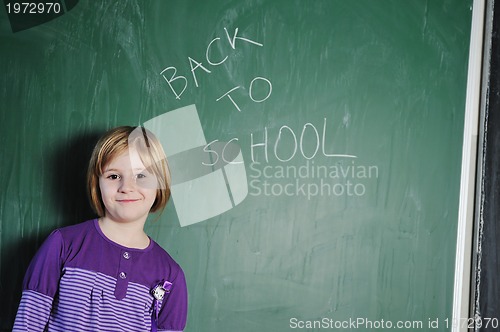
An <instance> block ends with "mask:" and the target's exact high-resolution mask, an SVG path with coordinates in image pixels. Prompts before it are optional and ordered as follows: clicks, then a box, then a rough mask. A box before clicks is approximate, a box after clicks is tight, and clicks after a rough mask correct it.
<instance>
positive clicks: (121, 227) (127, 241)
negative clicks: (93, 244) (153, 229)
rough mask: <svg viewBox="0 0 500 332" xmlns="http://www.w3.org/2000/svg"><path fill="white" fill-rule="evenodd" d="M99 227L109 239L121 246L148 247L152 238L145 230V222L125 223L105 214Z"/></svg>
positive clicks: (100, 219) (100, 220)
mask: <svg viewBox="0 0 500 332" xmlns="http://www.w3.org/2000/svg"><path fill="white" fill-rule="evenodd" d="M99 227H100V228H101V231H102V232H103V234H104V235H105V236H106V237H107V238H108V239H110V240H111V241H113V242H115V243H118V244H119V245H121V246H124V247H127V248H134V249H146V248H147V247H148V246H149V244H150V239H149V237H148V236H147V234H146V233H145V232H144V224H138V223H130V224H124V223H119V222H115V221H113V220H111V219H109V218H106V217H105V216H104V217H102V218H99Z"/></svg>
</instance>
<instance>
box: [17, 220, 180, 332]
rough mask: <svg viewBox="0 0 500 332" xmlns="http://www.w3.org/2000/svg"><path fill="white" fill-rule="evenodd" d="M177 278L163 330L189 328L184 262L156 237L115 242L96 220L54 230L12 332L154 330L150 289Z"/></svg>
mask: <svg viewBox="0 0 500 332" xmlns="http://www.w3.org/2000/svg"><path fill="white" fill-rule="evenodd" d="M164 281H169V282H171V283H172V287H171V289H170V292H169V293H168V294H166V295H165V298H164V299H163V301H162V302H160V305H161V307H160V310H159V313H158V331H159V332H160V331H182V330H183V329H184V327H185V325H186V317H187V288H186V280H185V278H184V273H183V271H182V269H181V268H180V266H179V265H178V264H177V263H176V262H175V261H174V260H173V259H172V257H170V255H169V254H168V253H167V252H166V251H165V250H163V249H162V248H161V247H160V246H159V245H158V244H157V243H155V242H154V241H153V240H151V243H150V245H149V246H148V247H147V248H146V249H133V248H126V247H124V246H121V245H119V244H117V243H115V242H113V241H111V240H109V239H108V238H107V237H106V236H105V235H104V234H103V233H102V231H101V229H100V227H99V224H98V222H97V220H89V221H87V222H84V223H81V224H78V225H74V226H69V227H65V228H61V229H59V230H56V231H54V232H52V234H51V235H50V236H49V237H48V238H47V240H46V241H45V242H44V244H43V245H42V247H41V248H40V250H39V251H38V252H37V254H36V255H35V257H34V258H33V261H32V262H31V264H30V266H29V268H28V271H27V273H26V277H25V279H24V290H23V294H22V298H21V303H20V305H19V310H18V312H17V316H16V321H15V323H14V329H13V332H21V331H23V332H25V331H30V332H34V331H50V332H52V331H55V332H58V331H61V332H84V331H88V332H118V331H123V332H147V331H151V328H152V319H153V305H154V302H153V300H154V298H153V296H152V295H151V290H152V289H153V288H154V287H155V286H156V285H158V284H160V283H163V282H164Z"/></svg>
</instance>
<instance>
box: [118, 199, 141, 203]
mask: <svg viewBox="0 0 500 332" xmlns="http://www.w3.org/2000/svg"><path fill="white" fill-rule="evenodd" d="M116 201H117V202H119V203H133V202H137V201H139V200H138V199H117V200H116Z"/></svg>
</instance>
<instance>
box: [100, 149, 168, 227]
mask: <svg viewBox="0 0 500 332" xmlns="http://www.w3.org/2000/svg"><path fill="white" fill-rule="evenodd" d="M157 187H158V184H157V180H156V177H155V176H154V174H153V173H150V172H148V170H147V169H146V167H145V166H144V164H143V163H142V161H141V159H140V157H139V154H138V153H137V152H136V151H135V150H133V149H129V150H128V152H124V153H122V154H120V155H118V156H116V157H115V158H114V159H113V160H111V162H109V163H108V164H107V165H106V166H105V167H104V172H103V174H102V175H101V176H100V177H99V188H100V189H101V197H102V201H103V203H104V206H105V208H106V211H105V217H106V218H109V219H111V220H113V221H116V222H122V223H130V222H136V221H140V222H144V221H145V220H146V218H147V216H148V214H149V211H150V209H151V206H152V205H153V203H154V201H155V198H156V191H157Z"/></svg>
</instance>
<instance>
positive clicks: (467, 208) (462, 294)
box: [451, 0, 488, 332]
mask: <svg viewBox="0 0 500 332" xmlns="http://www.w3.org/2000/svg"><path fill="white" fill-rule="evenodd" d="M487 1H488V0H474V3H473V12H472V24H471V35H470V36H471V37H470V47H469V68H468V76H467V93H466V105H465V122H464V136H463V146H462V166H461V180H460V202H459V212H458V228H457V246H456V259H455V280H454V291H453V313H452V315H453V316H452V322H461V321H462V320H463V319H468V318H469V317H473V316H471V304H470V299H471V298H472V297H473V296H471V290H472V289H473V286H471V275H472V273H473V271H472V269H473V263H472V261H473V257H474V254H473V229H474V224H475V219H476V218H475V217H474V213H475V209H476V206H477V199H476V183H477V182H476V174H477V171H476V169H477V167H476V166H477V161H478V158H479V157H478V142H479V139H478V136H479V129H478V128H479V119H480V104H481V96H482V92H481V86H482V84H481V83H482V82H481V81H482V79H483V77H484V74H483V68H482V66H483V54H484V35H485V30H486V29H485V27H486V25H485V24H487V23H486V11H487V9H486V8H487ZM451 331H453V332H458V331H467V324H452V327H451Z"/></svg>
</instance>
